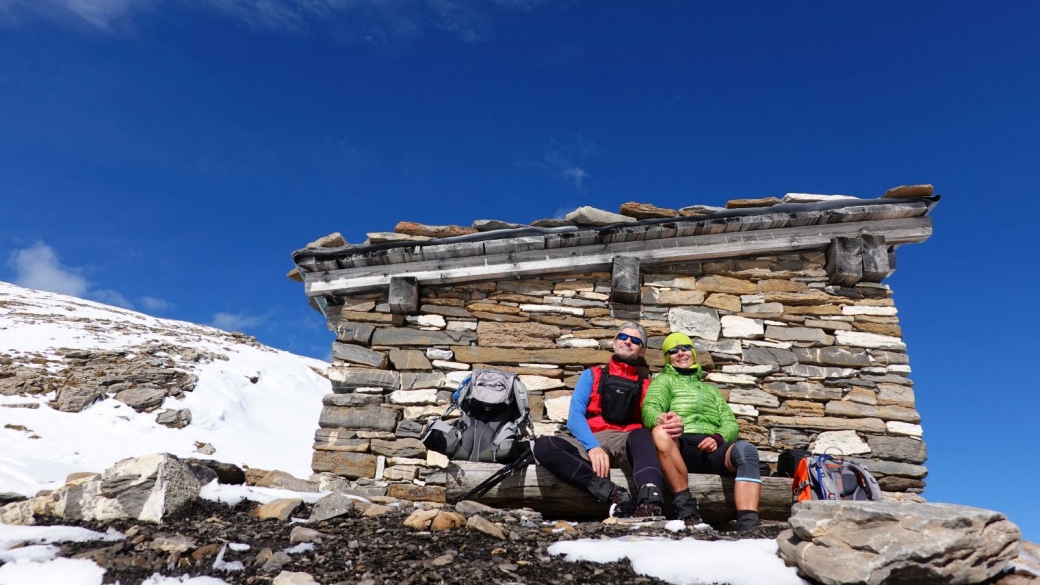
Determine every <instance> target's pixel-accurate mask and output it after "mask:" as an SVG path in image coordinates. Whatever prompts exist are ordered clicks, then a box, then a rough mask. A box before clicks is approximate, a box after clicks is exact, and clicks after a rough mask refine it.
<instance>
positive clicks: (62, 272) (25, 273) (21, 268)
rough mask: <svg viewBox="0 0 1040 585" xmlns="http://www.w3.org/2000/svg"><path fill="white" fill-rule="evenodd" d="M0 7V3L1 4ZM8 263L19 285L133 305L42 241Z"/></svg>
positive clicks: (145, 301) (155, 302) (152, 304)
mask: <svg viewBox="0 0 1040 585" xmlns="http://www.w3.org/2000/svg"><path fill="white" fill-rule="evenodd" d="M3 1H4V0H0V2H3ZM2 7H3V5H2V4H0V8H2ZM7 265H8V266H9V267H10V268H11V270H13V271H14V279H13V282H14V283H15V284H17V285H18V286H24V287H26V288H33V289H37V290H45V291H47V292H53V293H59V294H63V295H69V296H73V297H79V298H81V299H90V300H92V301H97V302H99V303H105V304H106V305H113V306H116V307H122V308H124V309H133V308H134V303H132V302H130V299H128V298H126V296H125V295H123V293H121V292H119V291H116V290H112V289H109V288H97V287H96V286H95V283H93V282H90V281H89V280H87V278H86V277H84V276H83V274H82V273H83V272H84V270H83V269H79V268H73V267H69V266H65V265H64V264H62V263H61V261H60V260H58V254H57V253H56V252H55V251H54V248H51V247H50V246H48V245H47V244H46V243H44V242H36V243H35V244H33V245H32V246H29V247H28V248H22V249H21V250H15V251H14V252H12V253H11V255H10V256H8V258H7ZM141 305H143V306H144V308H145V309H146V310H148V311H155V312H158V311H166V310H169V309H172V308H173V305H172V304H170V303H168V302H166V301H164V300H162V299H157V298H154V297H143V298H142V299H141Z"/></svg>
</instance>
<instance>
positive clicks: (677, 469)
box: [643, 333, 762, 532]
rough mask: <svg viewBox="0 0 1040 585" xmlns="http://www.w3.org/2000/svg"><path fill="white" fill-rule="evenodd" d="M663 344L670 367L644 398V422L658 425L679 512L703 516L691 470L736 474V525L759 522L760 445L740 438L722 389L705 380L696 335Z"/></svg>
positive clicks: (660, 447) (694, 519) (660, 451)
mask: <svg viewBox="0 0 1040 585" xmlns="http://www.w3.org/2000/svg"><path fill="white" fill-rule="evenodd" d="M661 349H662V350H663V351H664V360H665V366H664V371H663V372H662V373H661V375H659V376H657V377H656V378H655V379H654V381H653V383H651V384H650V389H649V390H648V391H647V394H646V398H645V399H644V401H643V424H644V425H646V427H647V428H651V429H653V437H654V445H655V446H656V447H657V454H658V456H659V457H660V461H661V469H662V471H663V472H664V478H665V484H666V485H667V486H668V488H669V489H671V490H672V492H673V494H674V496H673V498H674V499H673V502H674V504H675V511H676V513H678V515H679V518H680V519H683V520H689V521H692V522H699V521H700V508H699V506H698V505H697V500H696V498H694V497H693V494H691V493H690V489H689V487H690V486H689V475H688V474H689V473H712V474H718V475H730V476H732V475H736V483H735V484H734V488H733V497H734V500H735V503H736V506H737V523H736V530H739V531H742V532H743V531H747V530H751V529H753V528H755V527H757V526H758V525H759V524H760V523H761V522H760V520H759V518H758V500H759V497H760V496H761V494H762V480H761V479H760V476H759V470H758V450H757V449H756V448H755V446H754V445H752V444H751V443H748V442H747V441H737V440H736V439H737V433H738V432H739V430H740V429H739V427H738V426H737V419H736V417H734V416H733V411H732V410H731V409H730V407H729V404H727V403H726V400H725V399H724V398H723V397H722V394H721V393H720V392H719V390H718V388H716V387H715V386H712V385H711V384H708V383H705V382H701V366H700V364H698V363H697V359H696V357H697V355H696V353H695V352H694V351H693V342H692V341H691V340H690V338H689V337H687V336H686V335H684V334H682V333H672V334H671V335H669V336H668V337H666V338H665V339H664V344H663V345H662V346H661Z"/></svg>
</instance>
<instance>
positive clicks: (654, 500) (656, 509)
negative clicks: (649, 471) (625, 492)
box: [632, 483, 664, 518]
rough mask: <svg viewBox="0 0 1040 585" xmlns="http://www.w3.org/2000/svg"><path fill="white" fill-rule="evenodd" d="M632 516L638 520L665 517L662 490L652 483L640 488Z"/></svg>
mask: <svg viewBox="0 0 1040 585" xmlns="http://www.w3.org/2000/svg"><path fill="white" fill-rule="evenodd" d="M632 515H633V516H635V517H637V518H648V517H650V516H664V494H662V493H661V488H659V487H657V486H656V485H654V484H652V483H648V484H646V485H644V486H642V487H640V488H639V494H638V495H637V496H636V507H635V510H634V511H633V512H632Z"/></svg>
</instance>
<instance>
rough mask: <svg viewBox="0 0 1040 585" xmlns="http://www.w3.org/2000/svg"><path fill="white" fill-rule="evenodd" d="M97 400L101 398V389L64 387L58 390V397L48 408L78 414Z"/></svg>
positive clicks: (94, 387) (95, 387) (77, 386)
mask: <svg viewBox="0 0 1040 585" xmlns="http://www.w3.org/2000/svg"><path fill="white" fill-rule="evenodd" d="M98 398H101V388H98V387H97V386H79V385H76V386H64V387H62V388H60V389H59V390H58V397H57V399H56V400H55V401H54V402H51V403H50V406H51V408H53V409H55V410H60V411H62V412H80V411H82V410H83V409H84V408H86V407H88V406H90V405H91V404H93V403H94V401H95V400H97V399H98Z"/></svg>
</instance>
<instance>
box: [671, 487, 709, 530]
mask: <svg viewBox="0 0 1040 585" xmlns="http://www.w3.org/2000/svg"><path fill="white" fill-rule="evenodd" d="M672 505H673V506H675V513H676V514H677V515H678V516H679V519H680V520H684V521H685V522H686V523H687V524H701V523H702V522H704V521H703V520H702V519H701V507H700V506H699V505H698V504H697V498H695V497H693V494H691V493H690V490H688V489H686V490H683V491H681V492H675V493H674V494H673V495H672Z"/></svg>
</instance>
